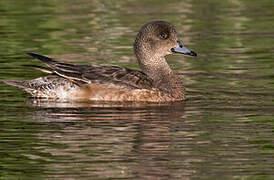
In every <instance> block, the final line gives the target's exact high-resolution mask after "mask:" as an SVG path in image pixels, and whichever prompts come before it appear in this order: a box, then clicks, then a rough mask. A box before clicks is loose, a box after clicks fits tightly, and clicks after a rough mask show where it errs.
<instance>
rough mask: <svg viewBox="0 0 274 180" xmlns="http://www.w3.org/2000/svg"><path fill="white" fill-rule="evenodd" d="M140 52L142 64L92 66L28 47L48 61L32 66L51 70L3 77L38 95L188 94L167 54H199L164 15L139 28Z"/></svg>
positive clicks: (160, 97)
mask: <svg viewBox="0 0 274 180" xmlns="http://www.w3.org/2000/svg"><path fill="white" fill-rule="evenodd" d="M134 53H135V55H136V57H137V61H138V63H139V66H140V68H141V71H140V70H133V69H129V68H125V67H118V66H88V65H76V64H69V63H63V62H58V61H56V60H54V59H52V58H49V57H46V56H42V55H39V54H35V53H27V54H28V55H30V56H32V57H34V58H37V59H39V60H41V61H42V62H44V63H45V64H46V65H47V67H42V66H32V67H34V68H37V69H39V70H41V71H43V72H46V73H50V75H49V76H45V77H40V78H37V79H33V80H23V81H19V80H1V82H3V83H6V84H8V85H12V86H16V87H19V88H21V89H23V90H24V91H26V92H28V93H30V94H31V95H32V96H33V97H36V98H48V99H54V100H76V101H82V100H92V101H146V102H167V101H182V100H185V89H184V86H183V83H182V81H181V79H180V78H179V77H178V76H177V75H176V74H175V73H174V72H173V71H172V70H171V68H170V67H169V65H168V63H167V62H166V59H165V56H167V55H169V54H173V53H180V54H185V55H190V56H197V54H196V53H195V52H194V51H191V50H189V49H187V48H186V47H185V46H184V45H183V44H182V43H181V42H180V41H179V40H178V37H177V33H176V31H175V29H174V27H173V26H172V25H171V24H170V23H168V22H164V21H152V22H149V23H147V24H145V25H144V26H143V27H142V28H141V29H140V31H139V32H138V34H137V37H136V40H135V42H134Z"/></svg>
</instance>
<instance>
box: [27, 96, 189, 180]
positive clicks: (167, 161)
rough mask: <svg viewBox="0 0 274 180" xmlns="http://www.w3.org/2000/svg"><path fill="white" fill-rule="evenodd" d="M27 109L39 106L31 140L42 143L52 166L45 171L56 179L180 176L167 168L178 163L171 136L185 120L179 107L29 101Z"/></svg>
mask: <svg viewBox="0 0 274 180" xmlns="http://www.w3.org/2000/svg"><path fill="white" fill-rule="evenodd" d="M29 104H32V105H33V106H37V107H39V108H37V109H36V110H35V112H34V113H33V114H32V118H35V119H36V120H38V121H41V122H43V123H45V126H46V127H45V128H43V129H41V131H40V132H39V134H37V136H38V138H39V139H40V140H41V142H43V143H42V144H44V147H43V148H42V149H41V151H42V153H43V154H44V153H46V154H50V160H49V161H51V162H54V163H50V167H46V168H47V171H50V172H51V173H52V174H56V173H57V171H58V173H57V174H61V175H60V176H58V175H56V176H57V177H63V178H68V177H71V176H72V175H73V174H79V173H81V174H83V175H86V176H94V177H97V176H100V177H105V178H110V177H121V178H122V177H123V178H130V177H139V178H140V179H155V178H156V179H161V178H162V177H163V179H166V178H168V177H171V178H172V177H175V176H176V177H177V176H178V173H179V174H180V173H181V172H186V170H183V169H178V170H176V167H175V169H174V168H173V165H174V164H177V163H178V159H177V158H176V156H175V154H176V153H174V151H178V149H177V148H176V142H175V139H176V138H175V137H176V134H177V132H176V127H177V126H179V125H180V124H182V123H183V120H184V116H185V114H184V104H183V103H179V102H178V103H168V104H147V103H146V104H141V103H138V104H136V103H135V104H134V103H88V102H86V103H56V102H47V101H37V100H32V101H30V102H29ZM49 142H50V143H49ZM67 162H70V163H67ZM71 162H74V163H71ZM180 163H181V162H180ZM184 175H186V174H184ZM184 175H183V174H182V176H181V175H179V177H183V176H184Z"/></svg>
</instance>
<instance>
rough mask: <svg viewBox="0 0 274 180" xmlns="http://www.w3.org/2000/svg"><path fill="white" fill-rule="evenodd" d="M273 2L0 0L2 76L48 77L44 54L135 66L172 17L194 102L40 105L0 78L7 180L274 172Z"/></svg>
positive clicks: (0, 145) (174, 61) (269, 175)
mask: <svg viewBox="0 0 274 180" xmlns="http://www.w3.org/2000/svg"><path fill="white" fill-rule="evenodd" d="M273 18H274V2H273V1H271V0H255V1H245V0H232V1H218V0H210V1H198V0H183V1H182V0H180V1H179V0H177V1H176V0H175V1H152V0H150V1H144V0H138V1H134V0H123V1H122V0H120V1H119V0H117V1H96V0H79V1H72V0H69V1H66V2H64V1H54V0H49V1H29V0H21V1H14V0H11V1H1V2H0V54H1V56H0V63H1V66H0V77H1V79H32V78H36V77H38V76H42V75H44V74H43V73H41V72H38V71H36V70H33V69H29V68H25V67H22V66H21V65H23V64H37V65H41V64H40V62H38V61H36V60H34V59H32V58H31V57H28V56H27V55H25V54H24V53H25V52H30V51H31V52H37V53H41V54H46V55H50V56H51V57H55V58H56V59H59V60H62V61H67V62H74V63H80V64H105V65H106V64H107V65H110V64H114V65H120V66H126V67H130V68H138V66H137V65H136V63H135V58H134V56H133V53H132V43H133V41H134V38H135V35H136V33H137V31H138V30H139V28H140V26H142V25H143V24H145V23H146V22H148V21H151V20H159V19H160V20H166V21H169V22H171V23H173V24H174V25H175V26H176V28H177V31H178V33H179V34H180V35H181V36H180V39H181V40H182V41H183V42H184V44H186V45H187V46H188V47H189V48H191V49H193V50H195V51H196V52H197V53H198V55H199V56H198V57H197V58H191V57H182V56H169V57H168V60H169V63H170V65H171V66H172V68H173V69H174V70H175V71H176V72H178V73H183V74H184V76H183V81H184V83H185V86H186V89H187V97H188V99H187V101H185V102H178V103H166V104H144V103H98V102H97V103H95V102H93V103H65V102H60V103H57V102H49V101H38V100H35V99H30V98H28V95H27V94H25V93H23V92H22V91H20V90H18V89H16V88H14V87H9V86H6V85H3V84H0V158H1V161H0V177H1V178H0V179H210V180H211V179H252V180H253V179H274V170H273V169H274V141H273V136H274V102H273V92H274V83H273V82H274V76H273V68H274V61H273V54H274V43H273V37H274V31H273V29H274V21H273Z"/></svg>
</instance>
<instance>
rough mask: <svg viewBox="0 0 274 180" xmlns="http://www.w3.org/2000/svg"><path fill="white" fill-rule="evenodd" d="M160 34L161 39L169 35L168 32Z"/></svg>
mask: <svg viewBox="0 0 274 180" xmlns="http://www.w3.org/2000/svg"><path fill="white" fill-rule="evenodd" d="M159 36H160V38H161V39H167V37H168V36H167V34H166V33H161V34H160V35H159Z"/></svg>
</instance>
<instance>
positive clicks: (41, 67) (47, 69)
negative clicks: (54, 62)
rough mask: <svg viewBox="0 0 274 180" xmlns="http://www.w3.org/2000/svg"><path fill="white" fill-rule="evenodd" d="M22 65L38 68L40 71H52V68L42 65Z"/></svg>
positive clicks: (50, 72)
mask: <svg viewBox="0 0 274 180" xmlns="http://www.w3.org/2000/svg"><path fill="white" fill-rule="evenodd" d="M23 66H25V67H32V68H34V69H38V70H40V71H42V72H45V73H49V74H52V73H54V71H53V69H51V68H49V67H43V66H37V65H28V64H26V65H23Z"/></svg>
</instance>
